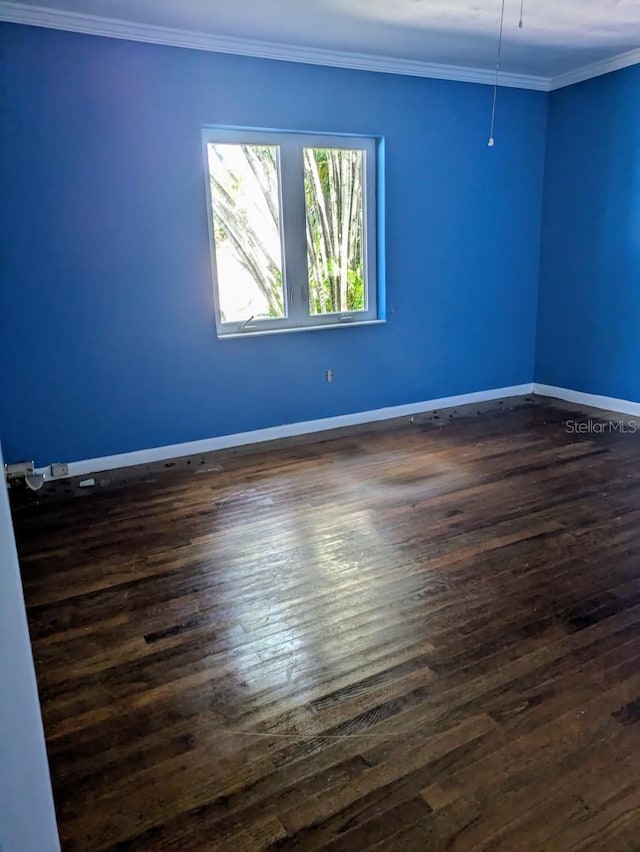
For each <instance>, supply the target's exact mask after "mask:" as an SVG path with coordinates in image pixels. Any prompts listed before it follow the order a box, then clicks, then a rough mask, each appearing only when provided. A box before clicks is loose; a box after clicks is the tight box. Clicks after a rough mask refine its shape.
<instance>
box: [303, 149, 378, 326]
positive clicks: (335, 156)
mask: <svg viewBox="0 0 640 852" xmlns="http://www.w3.org/2000/svg"><path fill="white" fill-rule="evenodd" d="M364 158H365V152H364V151H358V150H346V149H338V148H305V149H304V186H305V197H306V204H307V266H308V276H309V309H310V312H311V313H312V314H327V313H335V312H342V311H364V310H366V307H367V306H366V296H365V286H364V246H363V242H364V210H363V194H364V193H363V175H364Z"/></svg>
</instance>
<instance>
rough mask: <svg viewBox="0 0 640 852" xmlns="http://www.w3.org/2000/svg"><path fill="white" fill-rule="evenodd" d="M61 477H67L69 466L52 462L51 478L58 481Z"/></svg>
mask: <svg viewBox="0 0 640 852" xmlns="http://www.w3.org/2000/svg"><path fill="white" fill-rule="evenodd" d="M61 476H69V465H68V464H66V463H65V462H54V463H53V464H52V465H51V478H52V479H60V477H61Z"/></svg>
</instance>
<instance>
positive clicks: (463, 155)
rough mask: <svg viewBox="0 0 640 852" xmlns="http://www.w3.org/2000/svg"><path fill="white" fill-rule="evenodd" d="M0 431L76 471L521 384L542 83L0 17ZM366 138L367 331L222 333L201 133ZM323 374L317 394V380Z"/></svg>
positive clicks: (540, 159)
mask: <svg viewBox="0 0 640 852" xmlns="http://www.w3.org/2000/svg"><path fill="white" fill-rule="evenodd" d="M1 37H2V40H3V42H4V77H5V80H4V84H3V85H4V92H5V107H4V113H5V118H4V123H5V129H4V131H3V140H2V146H3V152H2V175H1V179H2V185H3V192H2V205H3V209H2V214H1V220H0V239H2V242H3V249H2V250H3V266H4V268H3V272H2V285H1V287H2V289H1V291H0V365H1V367H0V368H1V370H2V377H1V385H0V387H1V393H0V437H1V438H2V441H3V444H4V447H5V454H6V456H7V457H8V459H9V460H10V461H15V460H17V459H21V458H29V459H30V458H35V460H36V462H37V463H38V464H47V463H49V462H51V461H56V460H62V461H72V460H77V459H84V458H91V457H95V456H101V455H107V454H111V453H118V452H126V451H129V450H136V449H140V448H146V447H154V446H160V445H163V444H171V443H176V442H182V441H189V440H197V439H200V438H206V437H212V436H218V435H224V434H228V433H233V432H238V431H244V430H250V429H257V428H262V427H267V426H273V425H277V424H281V423H290V422H296V421H300V420H308V419H315V418H320V417H327V416H332V415H337V414H343V413H350V412H354V411H361V410H368V409H374V408H379V407H383V406H391V405H398V404H403V403H409V402H414V401H419V400H425V399H430V398H434V397H440V396H447V395H452V394H459V393H465V392H469V391H476V390H483V389H488V388H497V387H502V386H506V385H514V384H519V383H522V382H530V381H531V380H532V377H533V359H534V349H535V312H536V304H537V287H538V272H539V269H538V262H539V238H540V223H541V211H542V186H543V169H544V147H545V129H546V117H547V114H546V113H547V96H546V95H545V94H543V93H537V92H526V91H517V90H514V89H502V90H501V91H500V97H499V108H498V126H497V144H496V147H495V148H494V149H489V148H488V147H487V144H486V143H487V134H488V119H489V112H490V108H491V89H490V88H489V87H488V86H480V85H472V84H462V83H453V82H446V81H434V80H424V79H419V78H410V77H401V76H393V75H383V74H373V73H368V72H359V71H348V70H341V69H332V68H323V67H314V66H307V65H298V64H289V63H282V62H274V61H268V60H257V59H251V58H244V57H233V56H224V55H217V54H213V53H204V52H199V51H188V50H181V49H175V48H168V47H159V46H154V45H143V44H134V43H130V42H126V41H116V40H109V39H101V38H94V37H91V36H82V35H76V34H70V33H62V32H55V31H51V30H44V29H37V28H30V27H21V26H16V25H9V24H6V25H3V26H2V31H1ZM215 123H220V124H234V125H254V126H263V127H275V128H287V129H294V130H314V131H324V132H349V133H358V134H363V135H367V134H371V135H377V136H381V137H384V139H385V153H386V181H385V187H386V202H385V204H386V280H387V315H388V323H387V324H386V325H384V326H374V327H362V328H347V329H345V328H343V329H337V330H334V331H330V330H326V331H315V332H311V333H298V334H288V335H282V336H277V335H276V336H270V337H261V338H253V339H246V338H245V339H242V340H225V341H219V340H218V339H217V338H216V335H215V325H214V316H213V307H212V293H211V273H210V265H209V244H208V233H207V215H206V206H205V189H204V166H203V159H202V153H201V141H200V139H201V137H200V132H201V128H202V126H203V125H206V124H215ZM327 368H331V369H333V371H334V375H335V379H334V381H333V383H332V384H327V383H326V382H325V379H324V373H325V370H326V369H327Z"/></svg>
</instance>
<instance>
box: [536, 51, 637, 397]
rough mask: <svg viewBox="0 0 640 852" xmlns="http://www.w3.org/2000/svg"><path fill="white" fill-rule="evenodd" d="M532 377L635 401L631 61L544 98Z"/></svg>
mask: <svg viewBox="0 0 640 852" xmlns="http://www.w3.org/2000/svg"><path fill="white" fill-rule="evenodd" d="M536 380H537V381H538V382H542V383H545V384H550V385H556V386H559V387H565V388H571V389H573V390H579V391H586V392H588V393H594V394H602V395H605V396H613V397H620V398H622V399H629V400H635V401H640V66H634V67H632V68H627V69H625V70H623V71H617V72H616V73H614V74H607V75H606V76H604V77H598V78H597V79H595V80H589V81H587V82H585V83H580V84H579V85H576V86H570V87H568V88H566V89H560V90H559V91H557V92H553V93H552V94H551V96H550V102H549V129H548V137H547V162H546V175H545V197H544V219H543V232H542V253H541V275H540V297H539V309H538V330H537V355H536Z"/></svg>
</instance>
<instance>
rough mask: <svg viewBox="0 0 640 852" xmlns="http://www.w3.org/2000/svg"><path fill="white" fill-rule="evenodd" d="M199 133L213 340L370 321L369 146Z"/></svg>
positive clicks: (335, 139)
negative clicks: (205, 183) (205, 186)
mask: <svg viewBox="0 0 640 852" xmlns="http://www.w3.org/2000/svg"><path fill="white" fill-rule="evenodd" d="M203 136H204V143H205V155H206V164H207V170H208V178H209V181H208V197H209V217H210V219H209V221H210V229H211V244H212V246H211V248H212V260H213V279H214V290H215V296H216V300H215V301H216V314H217V316H216V323H217V328H218V334H219V335H220V336H224V335H230V334H232V335H237V334H247V333H251V332H254V333H255V332H268V331H280V330H281V331H286V330H292V329H307V328H319V327H323V326H324V327H326V326H335V325H342V324H345V325H346V324H353V323H358V322H372V321H376V320H377V319H378V314H377V299H376V295H377V294H376V240H375V237H376V234H375V223H376V215H375V192H376V146H375V140H373V139H368V138H365V139H361V138H359V139H355V138H351V137H339V136H315V135H314V136H311V135H301V134H282V133H270V132H260V133H256V132H253V131H241V130H234V131H231V130H220V131H217V130H207V131H205V132H204V134H203Z"/></svg>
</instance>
